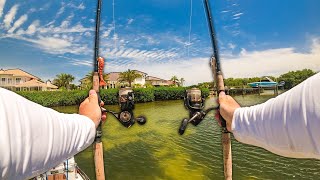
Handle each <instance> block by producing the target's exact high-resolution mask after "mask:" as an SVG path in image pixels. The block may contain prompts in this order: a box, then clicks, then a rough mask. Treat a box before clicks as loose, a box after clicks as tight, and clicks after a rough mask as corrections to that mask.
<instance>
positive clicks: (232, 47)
mask: <svg viewBox="0 0 320 180" xmlns="http://www.w3.org/2000/svg"><path fill="white" fill-rule="evenodd" d="M228 46H229V48H230V49H234V48H236V47H237V45H235V44H233V43H228Z"/></svg>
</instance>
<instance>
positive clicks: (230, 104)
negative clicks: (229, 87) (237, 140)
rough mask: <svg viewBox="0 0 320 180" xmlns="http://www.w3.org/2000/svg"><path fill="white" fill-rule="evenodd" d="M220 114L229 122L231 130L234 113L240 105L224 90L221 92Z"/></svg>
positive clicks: (228, 125)
mask: <svg viewBox="0 0 320 180" xmlns="http://www.w3.org/2000/svg"><path fill="white" fill-rule="evenodd" d="M218 102H219V104H220V114H221V116H222V117H223V118H224V119H225V120H226V122H227V129H228V131H230V132H231V124H232V119H233V113H234V111H235V110H236V109H237V108H240V105H239V104H238V103H237V102H236V101H235V100H234V99H233V98H232V97H231V96H229V95H226V94H225V93H224V92H223V91H222V92H220V94H219V101H218Z"/></svg>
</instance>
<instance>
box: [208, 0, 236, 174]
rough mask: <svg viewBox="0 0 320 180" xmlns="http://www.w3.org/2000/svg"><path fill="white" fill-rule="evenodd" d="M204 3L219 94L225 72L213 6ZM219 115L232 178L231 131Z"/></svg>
mask: <svg viewBox="0 0 320 180" xmlns="http://www.w3.org/2000/svg"><path fill="white" fill-rule="evenodd" d="M203 3H204V6H205V10H206V16H207V19H208V26H209V32H210V37H211V43H212V49H213V54H212V56H211V61H210V64H211V69H212V74H213V77H214V82H215V84H216V88H217V95H218V96H219V93H220V92H225V87H224V81H223V74H222V70H221V66H220V57H219V51H218V45H217V40H216V35H215V30H214V23H213V18H212V15H211V10H210V7H211V6H210V4H209V0H203ZM218 113H219V111H218ZM219 116H220V118H219V119H220V121H221V127H222V139H221V140H222V148H223V165H224V177H225V179H227V180H230V179H232V155H231V139H230V132H229V131H228V130H227V126H226V125H227V124H226V121H225V120H224V119H223V117H222V116H221V114H219Z"/></svg>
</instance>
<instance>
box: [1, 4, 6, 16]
mask: <svg viewBox="0 0 320 180" xmlns="http://www.w3.org/2000/svg"><path fill="white" fill-rule="evenodd" d="M5 4H6V0H0V18H1V17H2V14H3V8H4V5H5Z"/></svg>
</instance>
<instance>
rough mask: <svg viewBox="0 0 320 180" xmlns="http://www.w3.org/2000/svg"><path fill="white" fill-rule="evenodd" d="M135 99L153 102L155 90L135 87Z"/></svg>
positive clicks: (136, 100)
mask: <svg viewBox="0 0 320 180" xmlns="http://www.w3.org/2000/svg"><path fill="white" fill-rule="evenodd" d="M133 92H134V100H135V102H151V101H154V91H153V88H135V89H133Z"/></svg>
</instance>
